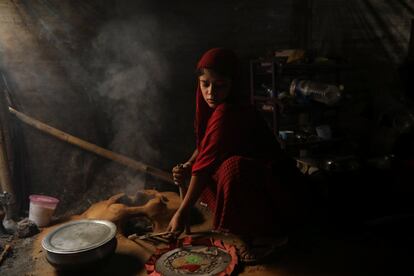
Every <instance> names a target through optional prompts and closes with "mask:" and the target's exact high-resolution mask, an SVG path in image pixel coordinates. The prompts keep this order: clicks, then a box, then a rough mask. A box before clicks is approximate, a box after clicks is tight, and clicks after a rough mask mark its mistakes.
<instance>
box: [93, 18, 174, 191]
mask: <svg viewBox="0 0 414 276" xmlns="http://www.w3.org/2000/svg"><path fill="white" fill-rule="evenodd" d="M160 33H161V30H160V26H159V24H158V23H157V21H156V20H155V18H152V17H150V16H141V17H133V18H129V19H116V20H112V21H110V22H108V23H107V24H105V25H104V26H103V27H102V29H101V31H100V32H99V34H98V35H97V37H96V39H95V40H94V41H93V44H92V45H93V52H94V57H93V59H92V68H93V71H94V72H97V73H98V75H97V79H98V80H99V81H98V83H97V93H98V100H99V101H100V102H101V105H100V106H101V108H102V109H103V110H101V111H103V112H104V113H105V114H106V118H108V120H109V123H110V132H111V133H112V137H111V142H110V143H109V145H108V147H109V149H110V150H113V151H115V152H118V153H121V154H125V155H127V156H129V157H131V158H134V159H137V160H139V161H141V162H143V163H147V164H157V163H158V161H159V160H160V157H161V153H160V151H159V147H158V146H157V144H156V143H154V137H155V136H157V135H159V133H160V131H161V129H162V127H163V123H162V122H163V117H164V116H165V114H162V110H164V105H165V99H164V98H165V97H164V96H163V93H165V90H166V87H167V86H166V84H167V83H168V81H169V66H168V63H167V62H166V58H165V57H164V55H163V53H162V49H161V47H162V45H161V41H160V37H161V36H160ZM125 174H126V175H130V177H127V178H128V179H129V180H130V181H128V182H137V176H136V175H132V174H130V172H128V171H126V172H125ZM124 177H125V176H124V175H123V176H120V178H118V179H122V178H124ZM131 184H132V183H131Z"/></svg>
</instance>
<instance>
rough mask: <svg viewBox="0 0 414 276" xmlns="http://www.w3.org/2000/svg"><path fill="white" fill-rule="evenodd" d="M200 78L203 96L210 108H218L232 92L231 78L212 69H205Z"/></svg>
mask: <svg viewBox="0 0 414 276" xmlns="http://www.w3.org/2000/svg"><path fill="white" fill-rule="evenodd" d="M198 80H199V83H200V89H201V93H202V94H203V98H204V100H205V101H206V103H207V105H208V106H209V107H210V108H216V107H217V106H218V105H219V104H221V103H223V102H224V101H225V100H226V98H227V96H228V95H229V94H230V88H231V79H230V78H226V77H222V76H220V75H218V74H217V73H216V72H214V71H213V70H211V69H203V74H202V75H201V76H199V77H198Z"/></svg>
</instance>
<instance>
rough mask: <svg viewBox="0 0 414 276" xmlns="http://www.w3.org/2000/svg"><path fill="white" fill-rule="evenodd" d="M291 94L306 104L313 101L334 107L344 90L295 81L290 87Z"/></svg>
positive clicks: (324, 84) (308, 81)
mask: <svg viewBox="0 0 414 276" xmlns="http://www.w3.org/2000/svg"><path fill="white" fill-rule="evenodd" d="M290 94H291V95H292V96H295V97H297V98H298V99H302V100H304V101H305V102H306V100H307V99H311V100H314V101H317V102H320V103H324V104H326V105H334V104H336V103H337V102H339V100H340V99H341V97H342V88H341V87H337V86H335V85H331V84H326V83H321V82H315V81H310V80H300V79H295V80H293V81H292V83H291V85H290Z"/></svg>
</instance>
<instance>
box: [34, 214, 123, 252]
mask: <svg viewBox="0 0 414 276" xmlns="http://www.w3.org/2000/svg"><path fill="white" fill-rule="evenodd" d="M115 234H116V225H115V224H113V223H112V222H110V221H108V220H77V221H73V222H68V223H65V224H63V225H61V226H59V227H57V228H56V229H54V230H53V231H52V232H50V233H49V234H47V235H46V237H45V238H44V239H43V240H42V247H43V248H44V249H45V250H47V251H48V252H52V253H57V254H73V253H80V252H84V251H89V250H92V249H95V248H98V247H100V246H101V245H103V244H105V243H107V242H109V241H110V240H111V239H113V238H114V237H115Z"/></svg>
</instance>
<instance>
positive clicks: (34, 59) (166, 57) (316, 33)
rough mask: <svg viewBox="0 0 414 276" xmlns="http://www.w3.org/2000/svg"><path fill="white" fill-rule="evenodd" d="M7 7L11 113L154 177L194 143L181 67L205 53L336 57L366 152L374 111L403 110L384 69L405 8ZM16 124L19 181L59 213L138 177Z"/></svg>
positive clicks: (381, 144) (263, 4)
mask: <svg viewBox="0 0 414 276" xmlns="http://www.w3.org/2000/svg"><path fill="white" fill-rule="evenodd" d="M6 2H8V1H6ZM10 2H11V1H10ZM12 8H13V9H14V10H15V12H16V16H20V17H21V19H20V20H21V22H20V23H19V28H20V29H19V30H20V32H21V33H23V34H24V35H25V36H24V37H21V35H20V34H19V35H20V38H19V41H18V42H15V46H14V47H12V46H10V45H9V47H8V46H7V39H4V38H5V37H4V34H5V33H6V32H5V31H4V33H3V39H2V42H1V43H2V48H0V49H2V56H3V57H2V69H3V72H4V74H5V75H6V76H7V77H8V78H7V79H8V82H9V86H10V90H11V92H12V94H13V98H14V99H15V102H16V103H18V105H17V106H18V107H19V108H20V109H21V110H22V111H25V112H27V113H28V114H29V115H31V116H33V117H35V118H37V119H40V120H42V121H44V122H46V123H48V124H50V125H53V126H55V127H57V128H59V129H62V130H65V131H67V132H69V133H71V134H73V135H77V136H79V137H81V138H83V139H85V140H88V141H90V142H92V143H96V144H98V145H100V146H103V147H105V148H108V149H110V150H113V151H115V152H119V153H122V154H125V155H127V156H130V157H132V158H135V159H137V160H140V161H142V162H144V163H148V164H150V165H153V166H156V167H159V168H162V169H164V170H169V169H170V168H171V167H172V166H173V165H174V164H176V163H178V162H182V161H184V160H185V158H187V157H188V155H189V154H190V153H191V151H192V150H193V148H194V139H193V129H192V124H193V113H194V88H195V85H196V82H195V79H194V75H193V70H194V67H195V64H196V61H197V60H198V58H199V57H200V55H201V54H202V53H203V52H204V51H205V50H206V49H209V48H211V47H217V46H224V47H229V48H232V49H234V50H235V51H236V52H237V53H238V55H239V56H240V57H241V59H242V61H243V64H244V65H245V66H246V68H247V64H248V60H249V59H250V58H256V57H259V56H265V55H268V54H269V53H271V52H272V51H274V50H275V49H284V48H305V49H313V50H314V51H315V52H316V53H317V54H318V55H322V56H329V57H335V58H341V59H343V60H346V61H347V62H349V63H350V64H351V65H352V67H353V68H352V70H351V71H349V72H347V73H346V74H345V76H344V84H345V87H346V89H347V90H346V91H347V93H349V94H350V95H351V96H352V100H351V105H352V107H351V108H349V109H348V110H346V112H344V114H343V119H342V126H343V127H344V129H346V130H347V131H349V133H350V135H351V136H352V137H353V138H355V139H357V140H358V141H359V143H360V145H361V146H360V147H361V149H360V150H361V151H362V152H364V154H367V155H375V154H384V153H387V152H389V150H390V148H391V145H392V141H393V139H395V137H396V135H398V132H399V130H398V129H395V128H394V127H393V126H392V125H391V126H389V125H381V116H382V115H381V114H384V113H387V112H388V113H389V114H393V112H395V111H394V110H397V109H401V108H405V104H404V103H401V102H400V101H399V100H398V99H399V97H400V94H401V93H400V92H401V88H400V86H399V84H398V76H397V75H396V71H395V69H396V67H397V66H398V64H399V63H401V62H402V60H403V58H404V57H405V51H406V47H407V44H408V35H409V27H410V26H409V22H410V17H411V16H412V15H413V8H414V4H413V3H411V2H410V1H404V0H401V1H395V2H392V3H390V1H385V0H383V1H373V0H363V1H357V0H351V1H346V0H314V1H310V0H307V1H302V0H281V1H270V0H263V1H203V2H196V1H189V0H183V1H162V2H161V1H113V0H112V1H109V0H105V1H103V0H102V1H99V0H95V1H80V0H78V1H56V0H44V1H40V0H35V1H28V0H20V1H13V5H12V6H10V9H12ZM5 26H6V25H5ZM12 27H13V23H12V22H11V23H10V28H9V31H10V32H12V31H11V30H14V32H17V31H16V30H17V29H16V28H15V29H13V28H12ZM4 28H5V27H4ZM16 35H17V34H16ZM16 40H17V39H16ZM10 44H11V43H10ZM21 128H22V129H23V132H22V133H23V135H24V137H25V140H24V141H23V143H24V147H25V148H27V156H26V157H27V162H28V163H29V166H28V167H29V168H28V169H26V170H25V171H26V173H27V174H28V175H29V178H28V179H29V180H27V181H26V182H25V183H20V185H23V186H26V187H27V190H28V191H29V192H31V193H45V194H50V195H56V196H59V197H60V198H61V199H62V200H63V205H62V206H72V207H73V206H74V205H78V206H79V204H78V203H77V204H73V202H74V201H78V202H79V201H82V202H85V204H88V201H94V200H98V199H100V198H102V197H104V196H107V195H108V194H110V193H113V192H115V191H125V190H127V191H129V190H134V189H136V188H138V187H142V185H143V184H142V182H143V178H142V175H140V174H136V173H134V172H131V171H130V170H128V169H125V168H122V167H121V166H117V165H114V164H113V163H110V162H106V161H104V160H102V159H100V158H97V157H95V156H94V155H92V154H88V153H85V152H83V151H82V150H78V149H76V148H74V147H72V146H68V145H66V144H64V143H62V142H59V141H56V140H54V139H53V138H50V137H47V136H45V135H43V134H40V133H39V132H37V131H35V130H33V129H31V128H30V127H27V126H21ZM150 185H156V184H153V183H150ZM79 196H81V199H79V198H78V197H79Z"/></svg>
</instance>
